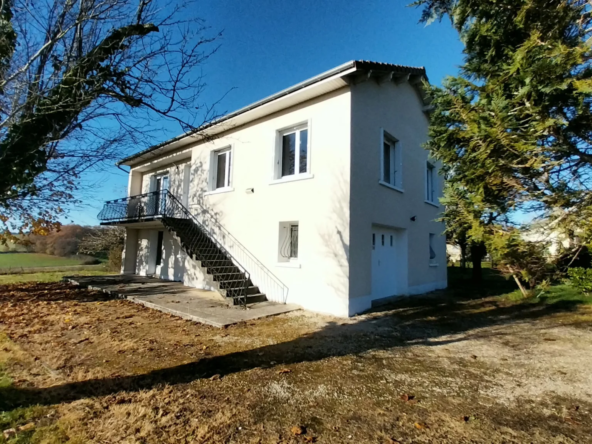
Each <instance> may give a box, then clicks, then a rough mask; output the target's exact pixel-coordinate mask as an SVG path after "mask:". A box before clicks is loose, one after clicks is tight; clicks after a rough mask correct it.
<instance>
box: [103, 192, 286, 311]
mask: <svg viewBox="0 0 592 444" xmlns="http://www.w3.org/2000/svg"><path fill="white" fill-rule="evenodd" d="M197 206H198V207H199V211H201V212H202V214H204V215H206V216H207V217H208V218H209V220H210V221H211V224H206V223H204V222H202V221H200V220H199V219H198V218H197V217H196V216H194V215H193V214H192V213H191V212H190V211H189V210H188V209H187V208H186V207H185V206H184V205H183V204H182V203H181V202H180V201H179V199H177V197H176V196H175V195H173V194H172V193H170V192H169V191H168V190H164V191H153V192H150V193H144V194H139V195H136V196H130V197H124V198H121V199H115V200H110V201H107V202H105V206H104V207H103V209H102V210H101V212H100V213H99V215H98V218H99V219H100V220H101V221H103V222H123V223H125V222H139V221H143V220H149V219H154V218H156V217H162V216H168V217H178V218H183V219H190V220H192V221H193V222H194V223H195V224H196V225H197V226H198V227H199V228H200V229H201V230H202V231H203V232H204V233H206V235H207V236H208V237H209V238H210V239H211V240H212V241H213V242H214V243H215V244H216V245H217V246H218V247H219V248H220V249H221V250H222V251H223V252H225V254H227V255H228V256H229V258H230V259H231V260H232V261H233V262H234V263H236V265H237V267H238V268H239V269H240V270H241V271H242V270H244V271H245V272H246V270H247V269H248V270H249V272H248V276H250V277H251V278H252V279H253V281H254V283H255V284H256V285H257V286H258V287H259V289H260V290H261V292H262V293H264V294H265V295H266V296H267V298H268V299H269V300H271V301H274V302H280V303H286V301H287V297H288V287H287V286H286V285H285V284H284V283H283V282H282V281H281V280H280V279H279V278H278V277H277V276H275V275H274V274H273V273H272V272H271V270H269V269H268V268H267V267H266V266H265V265H264V264H263V263H262V262H261V261H260V260H258V259H257V258H256V257H255V256H254V255H253V253H251V252H250V251H249V250H248V249H247V248H246V247H245V246H244V245H243V244H242V243H241V242H240V241H239V240H238V239H236V238H235V237H234V236H233V235H232V234H231V233H230V232H229V231H228V230H227V229H226V228H224V227H223V226H222V225H221V224H220V223H219V222H218V221H217V220H216V219H215V218H213V217H212V216H211V215H209V213H208V211H207V210H205V209H204V208H203V207H201V206H200V205H197ZM245 300H246V293H245Z"/></svg>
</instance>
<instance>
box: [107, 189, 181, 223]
mask: <svg viewBox="0 0 592 444" xmlns="http://www.w3.org/2000/svg"><path fill="white" fill-rule="evenodd" d="M167 195H168V191H167V190H164V191H153V192H151V193H144V194H139V195H137V196H130V197H124V198H122V199H115V200H109V201H107V202H105V206H104V207H103V209H102V210H101V212H100V213H99V214H98V216H97V217H98V219H99V220H100V221H101V222H137V221H142V220H146V219H153V218H155V217H157V216H164V215H166V213H167ZM169 211H170V208H169ZM171 216H172V215H171Z"/></svg>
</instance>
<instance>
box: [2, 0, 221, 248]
mask: <svg viewBox="0 0 592 444" xmlns="http://www.w3.org/2000/svg"><path fill="white" fill-rule="evenodd" d="M193 6H195V5H194V4H193V3H191V2H179V3H174V2H173V1H169V0H45V1H42V2H40V3H36V4H35V5H33V4H32V3H31V2H30V1H29V0H5V1H3V2H2V5H1V9H0V231H3V232H4V233H3V234H0V241H6V240H16V238H15V237H14V234H18V233H24V232H26V233H34V234H46V233H47V232H48V231H49V230H51V229H54V228H56V227H59V225H60V224H59V222H58V221H59V219H60V218H61V217H63V214H64V212H65V210H64V208H65V207H66V206H67V205H68V204H71V203H72V202H73V200H74V192H75V191H77V190H80V189H81V188H83V189H84V187H85V184H84V182H83V181H82V180H81V174H83V173H85V172H88V171H89V170H93V169H95V170H96V169H100V168H102V167H103V166H104V165H105V163H106V162H107V163H109V164H110V163H111V162H112V161H113V160H114V159H115V158H117V157H121V155H122V153H124V152H125V151H126V150H129V149H137V146H138V145H141V144H152V143H153V138H154V136H155V134H162V132H161V131H162V128H163V125H164V124H166V121H167V120H168V121H173V122H175V123H177V124H179V125H181V127H182V130H184V131H189V130H192V129H193V128H195V126H198V125H199V124H201V123H203V122H204V121H208V120H210V119H211V118H213V117H214V116H213V108H208V107H202V106H200V104H199V102H198V100H199V95H200V93H201V91H202V90H203V88H204V82H203V80H202V78H201V75H200V73H199V71H198V70H199V68H200V65H201V64H202V63H203V62H204V61H205V60H206V59H207V58H208V57H209V56H210V55H211V54H212V53H213V52H214V51H215V50H216V47H212V46H211V44H212V42H214V40H215V39H216V38H217V35H213V36H208V35H206V34H207V32H208V31H207V28H205V26H204V25H203V23H202V21H201V20H200V19H199V18H197V17H195V16H194V14H193V13H192V9H194V8H193ZM163 122H165V123H163ZM87 185H91V186H92V185H93V184H87ZM2 228H3V230H2ZM11 236H12V237H11Z"/></svg>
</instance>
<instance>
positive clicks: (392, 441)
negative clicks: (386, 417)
mask: <svg viewBox="0 0 592 444" xmlns="http://www.w3.org/2000/svg"><path fill="white" fill-rule="evenodd" d="M386 442H387V444H401V441H398V440H396V439H394V438H387V441H386Z"/></svg>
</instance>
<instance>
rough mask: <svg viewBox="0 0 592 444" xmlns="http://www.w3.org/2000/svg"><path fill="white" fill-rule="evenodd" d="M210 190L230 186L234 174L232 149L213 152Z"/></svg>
mask: <svg viewBox="0 0 592 444" xmlns="http://www.w3.org/2000/svg"><path fill="white" fill-rule="evenodd" d="M211 161H212V163H211V165H212V169H211V175H212V179H211V181H210V190H211V191H213V190H218V189H223V188H230V185H231V181H230V176H231V174H232V150H231V149H230V148H225V149H222V150H218V151H213V152H212V158H211Z"/></svg>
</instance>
